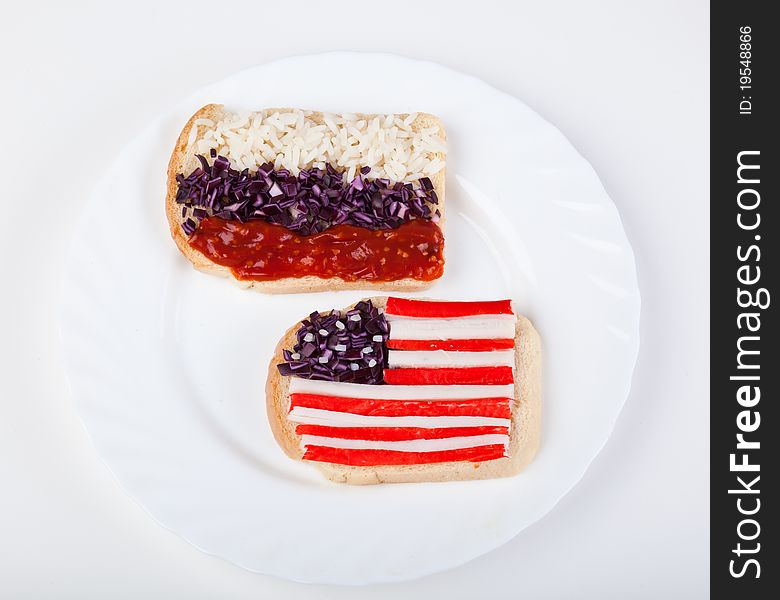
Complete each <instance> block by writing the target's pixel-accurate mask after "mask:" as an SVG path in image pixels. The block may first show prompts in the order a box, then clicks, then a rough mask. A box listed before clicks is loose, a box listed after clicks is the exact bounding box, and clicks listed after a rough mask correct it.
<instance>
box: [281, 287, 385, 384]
mask: <svg viewBox="0 0 780 600" xmlns="http://www.w3.org/2000/svg"><path fill="white" fill-rule="evenodd" d="M323 332H325V333H323ZM389 333H390V327H389V325H388V323H387V319H385V315H384V313H382V312H380V311H379V309H378V308H377V307H375V306H374V305H373V304H372V303H371V300H363V301H361V302H358V303H357V304H356V305H355V308H353V309H350V310H348V311H346V312H344V313H342V312H341V311H338V310H332V311H330V312H329V313H323V314H320V313H318V312H313V313H311V314H310V315H309V318H308V319H304V320H303V324H302V325H301V327H300V329H298V332H297V334H296V340H297V341H296V343H295V345H294V346H293V349H292V350H283V351H282V354H283V356H284V360H285V362H283V363H281V364H278V365H276V368H277V369H279V373H281V374H282V375H285V376H296V377H303V378H304V379H319V380H322V381H344V382H349V383H368V384H379V383H383V382H384V369H385V367H386V366H387V338H388V335H389ZM326 334H327V335H326ZM374 336H376V337H377V338H381V341H379V340H378V339H374Z"/></svg>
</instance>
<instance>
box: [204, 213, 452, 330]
mask: <svg viewBox="0 0 780 600" xmlns="http://www.w3.org/2000/svg"><path fill="white" fill-rule="evenodd" d="M189 244H190V246H192V247H193V248H195V249H196V250H198V251H199V252H200V253H202V254H203V255H204V256H206V257H207V258H209V259H210V260H211V261H212V262H214V263H216V264H218V265H222V266H224V267H227V268H229V269H230V270H231V272H232V273H233V275H234V276H235V277H236V278H237V279H241V280H254V281H274V280H278V279H281V278H285V277H297V278H300V277H307V276H315V277H322V278H334V277H338V278H340V279H342V280H344V281H375V282H380V281H397V280H400V279H405V278H410V279H415V280H417V281H432V280H434V279H437V278H439V277H441V275H442V273H443V271H444V236H443V235H442V232H441V229H439V227H438V225H436V223H432V222H431V221H425V220H420V219H415V220H414V221H409V222H408V223H404V224H403V225H401V226H400V227H398V228H397V229H384V230H377V231H371V230H369V229H365V228H362V227H355V226H353V225H335V226H333V227H330V228H329V229H328V230H327V231H324V232H322V233H316V234H312V235H307V236H304V235H300V234H298V233H296V232H294V231H290V230H289V229H286V228H284V227H280V226H278V225H272V224H270V223H267V222H265V221H249V222H247V223H240V222H238V221H225V220H223V219H220V218H217V217H207V218H205V219H203V221H201V223H200V226H199V227H198V228H197V230H196V231H194V233H192V235H191V236H190V238H189ZM341 325H342V326H346V323H342V324H341Z"/></svg>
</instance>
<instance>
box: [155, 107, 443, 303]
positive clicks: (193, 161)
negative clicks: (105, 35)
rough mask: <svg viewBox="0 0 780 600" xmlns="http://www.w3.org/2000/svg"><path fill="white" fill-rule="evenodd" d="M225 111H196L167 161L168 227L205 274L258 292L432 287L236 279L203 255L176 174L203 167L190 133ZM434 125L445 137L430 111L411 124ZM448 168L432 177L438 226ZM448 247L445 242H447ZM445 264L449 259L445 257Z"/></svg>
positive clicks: (410, 282)
mask: <svg viewBox="0 0 780 600" xmlns="http://www.w3.org/2000/svg"><path fill="white" fill-rule="evenodd" d="M266 110H267V111H275V112H280V113H285V112H291V111H293V110H295V109H293V108H269V109H266ZM224 113H225V109H224V106H223V105H222V104H207V105H206V106H203V107H202V108H200V109H198V110H197V111H196V112H195V114H193V115H192V116H191V117H190V118H189V120H188V121H187V123H186V124H185V125H184V128H183V129H182V130H181V133H180V134H179V139H178V140H176V145H175V146H174V148H173V153H172V154H171V159H170V161H169V162H168V181H167V190H166V196H165V214H166V216H167V218H168V227H169V228H170V231H171V237H172V238H173V241H174V242H175V243H176V247H177V248H178V249H179V251H180V252H181V253H182V254H183V255H184V257H185V258H186V259H187V260H188V261H190V262H191V263H192V265H193V266H194V267H195V268H196V269H198V270H199V271H203V272H204V273H210V274H212V275H219V276H221V277H227V278H228V279H229V280H231V281H232V282H234V283H235V284H237V285H239V286H240V287H242V288H245V289H253V290H256V291H258V292H264V293H269V294H292V293H301V292H325V291H336V290H388V291H416V290H424V289H427V288H429V287H431V286H432V285H433V284H434V283H435V281H436V280H434V281H420V280H417V279H412V278H405V279H397V280H395V281H385V282H381V281H378V282H371V281H345V280H343V279H341V278H340V277H331V278H328V279H325V278H322V277H313V276H306V277H285V278H282V279H276V280H273V281H246V280H241V279H237V278H236V277H235V276H234V275H233V273H232V272H231V271H230V269H229V268H227V267H223V266H222V265H218V264H216V263H215V262H213V261H211V260H210V259H209V258H207V257H206V256H204V255H203V254H202V253H200V252H199V251H198V250H196V249H195V248H193V247H192V246H190V245H189V243H188V242H187V237H186V236H185V235H184V231H183V230H182V228H181V224H182V219H181V207H180V205H178V204H176V192H177V191H178V185H177V183H176V174H177V173H189V172H191V171H193V170H194V169H195V168H197V167H198V166H200V163H199V162H198V160H197V158H196V157H195V153H194V152H193V151H192V150H189V149H188V147H187V141H188V140H189V136H190V132H191V131H192V128H193V127H194V126H195V121H196V120H198V119H211V120H212V121H219V120H220V119H221V118H222V116H223V115H224ZM357 116H358V117H360V118H365V119H370V118H373V117H374V116H377V115H374V114H362V113H358V114H357ZM399 116H400V117H402V118H403V117H406V116H408V115H406V114H401V115H399ZM310 118H311V119H312V120H314V121H317V122H320V121H321V120H322V118H323V113H321V112H314V113H312V115H311V116H310ZM432 125H438V126H439V129H440V131H441V132H442V133H441V135H442V138H445V136H446V133H445V130H444V124H443V123H442V121H441V119H439V117H436V116H435V115H431V114H428V113H417V118H416V119H415V120H414V121H413V122H412V123H411V127H412V129H413V130H415V131H417V130H419V129H423V128H425V127H430V126H432ZM433 156H437V157H439V158H440V159H441V160H444V159H445V155H444V153H441V152H437V153H433ZM445 170H446V169H441V170H440V171H439V172H438V173H436V174H435V175H434V176H432V177H431V183H433V187H434V190H435V191H436V195H437V196H438V198H439V205H438V208H439V211H440V212H441V219H440V221H439V226H440V227H441V228H442V230H443V227H444V182H445ZM445 247H446V244H445ZM445 264H446V260H445Z"/></svg>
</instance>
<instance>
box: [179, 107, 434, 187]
mask: <svg viewBox="0 0 780 600" xmlns="http://www.w3.org/2000/svg"><path fill="white" fill-rule="evenodd" d="M416 121H417V114H416V113H412V114H409V115H392V114H391V115H377V116H373V117H370V118H366V117H365V116H362V115H353V114H333V113H322V114H315V113H313V112H311V111H304V110H291V111H279V110H263V111H258V112H252V113H247V112H228V111H226V112H225V113H224V115H223V116H222V118H221V119H220V120H218V121H214V120H211V119H196V120H195V121H194V123H193V127H192V129H191V130H190V134H189V138H188V140H187V146H188V148H189V149H191V150H192V151H193V152H195V153H198V154H208V153H209V152H211V151H215V152H217V153H219V154H222V155H224V156H226V157H228V158H229V159H230V161H231V163H232V164H234V165H236V168H238V169H239V170H241V169H249V170H250V171H254V170H255V169H257V168H258V167H259V166H260V165H263V164H265V163H269V162H270V163H272V164H273V168H274V169H287V170H289V171H290V172H291V173H293V174H294V175H297V174H298V172H299V171H300V170H302V169H309V168H311V167H316V168H319V169H324V168H325V165H327V164H332V165H338V167H339V169H343V170H344V171H345V174H346V178H347V180H350V181H351V180H352V179H353V178H354V177H355V176H356V175H357V173H358V172H359V171H360V168H361V167H362V166H368V167H371V172H372V173H373V174H374V176H375V177H381V178H385V179H390V180H393V181H403V182H408V181H415V180H417V179H419V178H420V177H430V176H432V175H434V174H435V173H437V172H439V171H440V170H441V169H443V168H444V153H445V152H446V150H447V148H446V145H445V142H444V139H443V136H444V132H443V131H441V130H440V127H439V124H438V122H436V121H430V122H423V120H421V121H420V122H416Z"/></svg>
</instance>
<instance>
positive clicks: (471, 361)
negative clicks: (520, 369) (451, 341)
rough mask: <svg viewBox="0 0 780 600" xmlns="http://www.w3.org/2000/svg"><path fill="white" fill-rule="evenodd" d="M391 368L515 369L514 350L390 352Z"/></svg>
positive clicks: (388, 354) (388, 356) (388, 355)
mask: <svg viewBox="0 0 780 600" xmlns="http://www.w3.org/2000/svg"><path fill="white" fill-rule="evenodd" d="M387 360H388V361H389V364H390V368H415V367H424V368H447V367H513V366H514V365H515V351H514V350H495V351H493V352H450V351H447V350H421V351H417V350H400V351H398V350H390V351H388V353H387Z"/></svg>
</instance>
